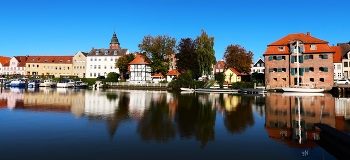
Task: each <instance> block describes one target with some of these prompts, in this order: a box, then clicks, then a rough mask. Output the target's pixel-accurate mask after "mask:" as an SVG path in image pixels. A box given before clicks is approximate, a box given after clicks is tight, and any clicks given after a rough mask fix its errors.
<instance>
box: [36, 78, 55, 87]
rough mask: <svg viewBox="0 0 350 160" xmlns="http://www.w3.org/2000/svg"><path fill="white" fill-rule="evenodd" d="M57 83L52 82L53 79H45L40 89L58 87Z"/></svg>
mask: <svg viewBox="0 0 350 160" xmlns="http://www.w3.org/2000/svg"><path fill="white" fill-rule="evenodd" d="M56 85H57V82H56V81H54V80H52V79H45V80H43V81H41V83H40V85H39V86H40V87H56Z"/></svg>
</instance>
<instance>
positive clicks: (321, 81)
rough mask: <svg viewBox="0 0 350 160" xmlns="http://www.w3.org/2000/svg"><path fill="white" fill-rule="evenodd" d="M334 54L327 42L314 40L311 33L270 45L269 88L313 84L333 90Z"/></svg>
mask: <svg viewBox="0 0 350 160" xmlns="http://www.w3.org/2000/svg"><path fill="white" fill-rule="evenodd" d="M333 54H334V50H333V49H332V48H331V47H330V46H329V45H328V42H327V41H324V40H321V39H318V38H315V37H312V36H311V35H310V32H308V33H307V34H303V33H298V34H289V35H287V36H285V37H283V38H281V39H279V40H277V41H275V42H273V43H271V44H269V45H267V50H266V51H265V53H264V59H265V69H266V70H265V83H266V87H267V88H268V89H270V88H279V87H282V86H286V87H290V86H295V85H300V84H301V83H312V84H313V85H314V86H315V87H317V88H324V89H325V90H330V89H331V88H332V86H333V83H334V78H333V77H334V76H333V74H334V69H333ZM298 77H299V78H298Z"/></svg>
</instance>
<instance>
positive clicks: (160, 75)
mask: <svg viewBox="0 0 350 160" xmlns="http://www.w3.org/2000/svg"><path fill="white" fill-rule="evenodd" d="M153 77H162V78H164V76H163V75H162V74H161V73H155V74H154V75H153Z"/></svg>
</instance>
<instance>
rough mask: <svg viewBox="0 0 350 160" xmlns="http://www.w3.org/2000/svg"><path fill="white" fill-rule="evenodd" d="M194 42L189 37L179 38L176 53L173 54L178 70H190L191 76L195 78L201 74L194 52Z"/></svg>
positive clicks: (195, 47)
mask: <svg viewBox="0 0 350 160" xmlns="http://www.w3.org/2000/svg"><path fill="white" fill-rule="evenodd" d="M196 49H197V46H196V42H195V41H194V40H192V39H191V38H181V41H180V42H179V44H178V45H177V50H178V53H177V54H176V55H175V58H176V59H177V61H176V67H177V69H178V70H179V71H180V72H183V71H187V70H191V71H192V74H193V78H195V79H197V78H198V77H200V76H201V74H200V72H199V63H197V62H198V60H197V53H196Z"/></svg>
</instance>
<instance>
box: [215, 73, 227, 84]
mask: <svg viewBox="0 0 350 160" xmlns="http://www.w3.org/2000/svg"><path fill="white" fill-rule="evenodd" d="M215 80H216V81H218V82H219V84H223V83H224V81H225V74H224V73H223V72H221V73H217V74H215Z"/></svg>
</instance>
